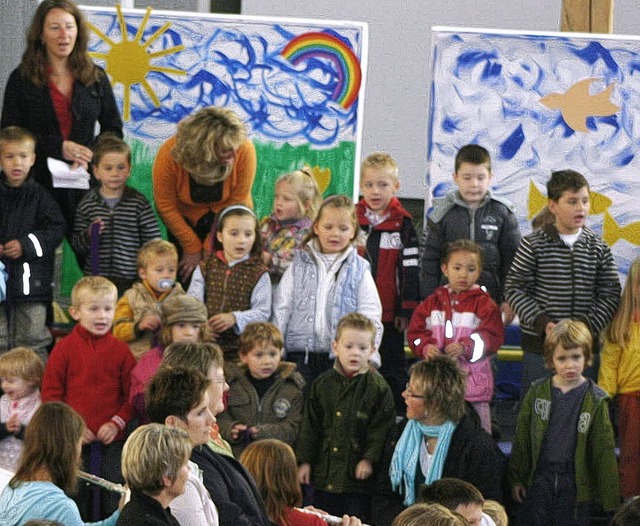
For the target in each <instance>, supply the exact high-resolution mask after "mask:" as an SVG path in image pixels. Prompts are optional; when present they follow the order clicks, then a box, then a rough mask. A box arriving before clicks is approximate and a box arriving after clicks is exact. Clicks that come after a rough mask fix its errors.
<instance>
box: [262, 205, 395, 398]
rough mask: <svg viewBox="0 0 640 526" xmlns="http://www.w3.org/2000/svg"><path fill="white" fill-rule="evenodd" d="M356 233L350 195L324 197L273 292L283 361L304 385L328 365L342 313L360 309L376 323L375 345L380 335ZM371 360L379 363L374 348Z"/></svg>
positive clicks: (371, 287)
mask: <svg viewBox="0 0 640 526" xmlns="http://www.w3.org/2000/svg"><path fill="white" fill-rule="evenodd" d="M357 233H358V221H357V218H356V213H355V208H354V206H353V202H352V201H351V199H350V198H348V197H346V196H344V195H335V196H331V197H328V198H327V199H325V200H324V202H323V203H322V205H321V206H320V210H319V211H318V215H317V217H316V219H315V221H314V223H313V225H312V228H311V232H310V233H309V236H308V237H307V240H306V242H305V244H304V245H303V246H302V247H301V248H300V250H298V251H297V252H296V254H295V256H294V259H293V263H292V264H291V266H290V267H289V268H288V269H287V270H286V272H285V273H284V275H283V276H282V280H281V281H280V284H279V285H278V288H277V289H276V292H275V296H274V299H273V318H272V319H273V322H274V323H275V324H276V325H277V326H278V328H279V329H280V330H281V331H282V334H283V335H284V345H285V350H286V353H287V360H288V361H291V362H295V363H296V364H297V365H298V370H299V371H300V372H301V373H302V375H303V376H304V377H305V380H306V381H307V385H310V384H311V382H312V381H313V379H314V378H315V377H317V376H318V375H319V374H320V373H322V372H324V371H326V370H327V369H329V368H330V367H332V360H333V356H332V354H331V342H332V340H333V337H334V335H335V331H336V327H337V325H338V320H340V318H341V317H342V316H344V315H345V314H348V313H350V312H359V313H361V314H364V315H365V316H367V317H368V318H370V319H371V320H372V321H373V322H374V323H375V325H376V328H377V335H376V349H377V347H378V345H379V343H380V339H381V337H382V324H381V322H380V320H381V316H382V306H381V304H380V298H379V296H378V290H377V289H376V285H375V282H374V280H373V277H372V275H371V271H370V268H369V263H368V262H367V261H366V260H365V259H364V258H362V257H360V256H358V254H357V252H356V249H355V247H354V241H355V239H356V236H357ZM371 361H372V363H374V365H376V366H378V367H379V366H380V355H379V353H378V351H377V350H376V352H375V353H374V355H373V356H372V358H371Z"/></svg>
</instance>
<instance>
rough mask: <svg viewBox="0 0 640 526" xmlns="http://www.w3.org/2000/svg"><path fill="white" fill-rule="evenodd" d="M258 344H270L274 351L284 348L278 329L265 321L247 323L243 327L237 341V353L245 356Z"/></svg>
mask: <svg viewBox="0 0 640 526" xmlns="http://www.w3.org/2000/svg"><path fill="white" fill-rule="evenodd" d="M258 343H263V344H265V345H269V344H271V345H273V346H274V347H275V348H276V349H282V347H283V346H284V342H283V340H282V333H281V332H280V329H278V327H276V326H275V325H274V324H273V323H269V322H266V321H261V322H254V323H249V324H248V325H247V326H246V327H245V329H244V331H242V334H241V335H240V338H239V339H238V353H239V354H247V353H249V352H251V349H253V348H254V347H255V346H256V345H257V344H258Z"/></svg>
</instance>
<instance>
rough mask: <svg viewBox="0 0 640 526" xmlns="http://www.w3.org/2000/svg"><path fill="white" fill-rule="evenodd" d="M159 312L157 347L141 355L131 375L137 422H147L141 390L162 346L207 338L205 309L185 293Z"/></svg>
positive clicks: (155, 367)
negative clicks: (160, 316)
mask: <svg viewBox="0 0 640 526" xmlns="http://www.w3.org/2000/svg"><path fill="white" fill-rule="evenodd" d="M160 310H161V315H162V328H161V329H160V345H158V346H157V347H153V348H152V349H149V350H148V351H147V352H146V353H144V354H143V355H142V356H141V357H140V360H139V361H138V363H137V364H136V366H135V367H134V368H133V371H132V372H131V388H130V391H129V401H130V402H131V403H132V404H133V405H134V406H135V408H136V409H137V410H138V413H139V414H140V420H141V422H140V423H146V422H147V420H146V410H145V406H144V390H145V387H146V386H147V383H148V382H149V380H150V379H151V377H152V376H153V375H154V374H155V373H156V371H157V370H158V367H159V366H160V362H161V361H162V356H163V355H164V349H165V347H167V346H168V345H170V344H172V343H174V342H185V343H195V342H204V341H208V340H209V339H210V336H209V329H208V325H207V307H206V306H205V304H204V303H202V302H201V301H200V300H199V299H197V298H194V297H193V296H188V295H186V294H180V295H177V296H172V297H170V298H167V300H166V301H164V302H163V303H162V304H161V305H160Z"/></svg>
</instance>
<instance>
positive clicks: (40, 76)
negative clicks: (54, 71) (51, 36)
mask: <svg viewBox="0 0 640 526" xmlns="http://www.w3.org/2000/svg"><path fill="white" fill-rule="evenodd" d="M52 9H62V10H63V11H66V12H67V13H69V14H70V15H71V16H73V18H74V19H75V21H76V26H77V28H78V34H77V36H76V44H75V46H74V47H73V50H72V51H71V54H70V55H69V66H70V67H71V71H72V72H73V75H74V77H75V78H76V79H78V80H79V81H80V82H81V83H82V84H84V85H85V86H89V85H90V84H93V83H94V82H97V81H98V80H99V78H100V76H101V75H103V73H102V71H101V70H100V69H99V68H98V67H97V66H96V65H95V64H94V63H93V62H92V60H91V57H90V56H89V53H88V52H87V48H88V44H89V30H88V29H87V23H86V21H85V19H84V15H83V14H82V11H80V9H79V8H78V6H77V5H76V4H75V3H74V2H72V1H71V0H44V1H43V2H41V3H40V4H39V5H38V7H37V8H36V12H35V13H34V15H33V18H32V19H31V25H30V26H29V29H28V30H27V46H26V49H25V51H24V53H23V55H22V62H21V63H20V73H21V75H22V76H23V77H24V78H27V79H29V80H30V81H31V82H33V83H34V84H35V85H36V86H44V85H45V84H46V83H47V50H46V47H45V45H44V43H43V42H42V33H43V32H44V22H45V19H46V18H47V15H48V14H49V12H50V11H51V10H52Z"/></svg>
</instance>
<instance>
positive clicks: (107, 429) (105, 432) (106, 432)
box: [97, 422, 118, 445]
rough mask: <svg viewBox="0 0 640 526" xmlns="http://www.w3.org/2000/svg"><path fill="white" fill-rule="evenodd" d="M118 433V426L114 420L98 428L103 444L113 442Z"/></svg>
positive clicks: (98, 435)
mask: <svg viewBox="0 0 640 526" xmlns="http://www.w3.org/2000/svg"><path fill="white" fill-rule="evenodd" d="M117 435H118V426H117V425H115V424H114V423H113V422H107V423H106V424H102V425H101V426H100V429H98V434H97V438H98V440H99V441H100V442H102V443H103V444H105V445H106V444H111V442H113V439H114V438H116V436H117Z"/></svg>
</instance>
